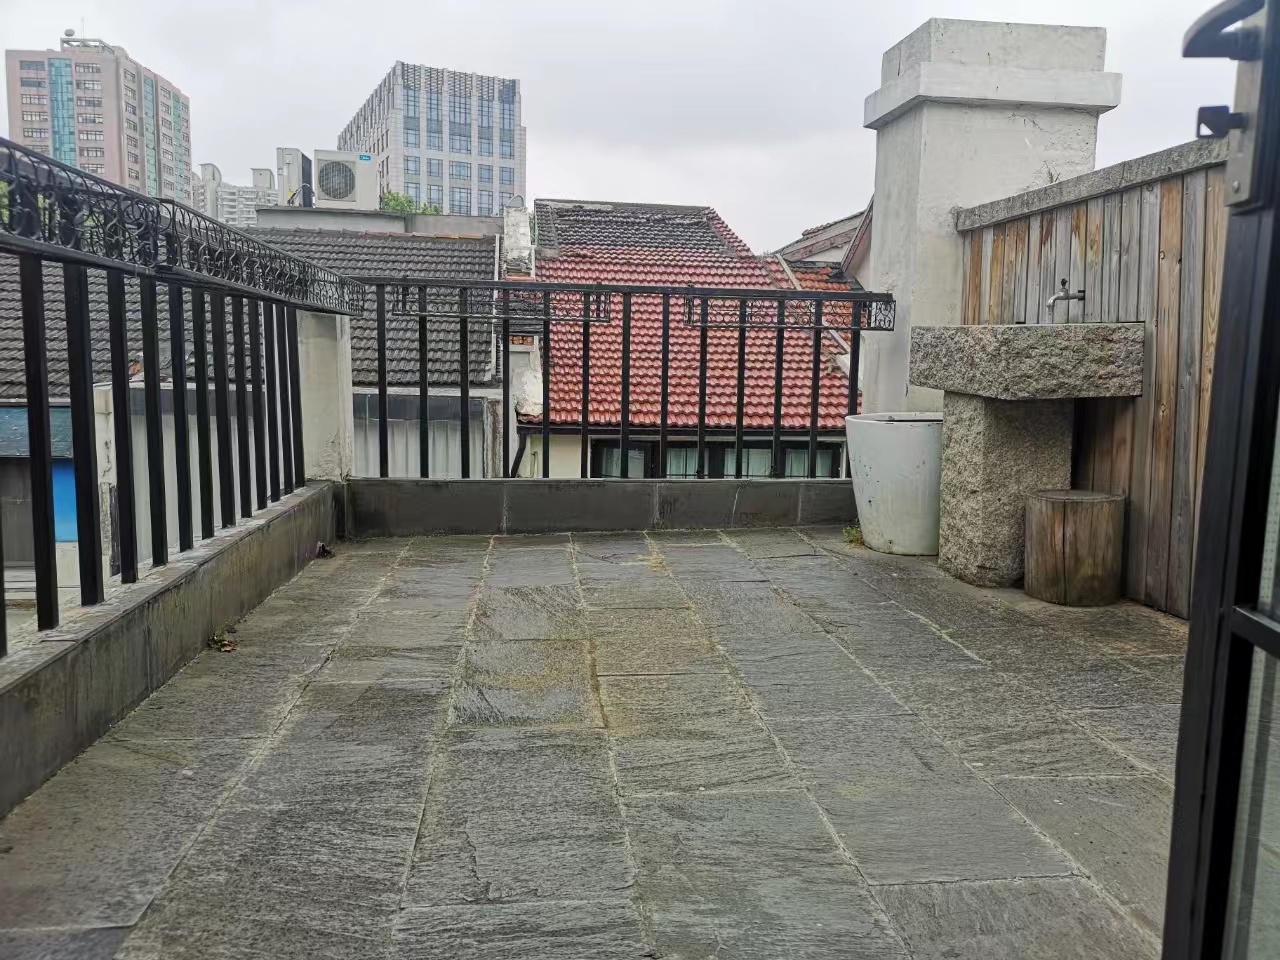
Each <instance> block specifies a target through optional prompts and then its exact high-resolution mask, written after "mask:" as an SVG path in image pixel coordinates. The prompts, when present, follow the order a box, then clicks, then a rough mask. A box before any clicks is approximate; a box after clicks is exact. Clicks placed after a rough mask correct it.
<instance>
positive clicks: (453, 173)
mask: <svg viewBox="0 0 1280 960" xmlns="http://www.w3.org/2000/svg"><path fill="white" fill-rule="evenodd" d="M422 159H423V158H422V157H405V158H404V173H405V176H407V177H417V176H420V175H421V174H422ZM426 161H427V176H428V177H443V176H444V161H443V160H441V159H440V158H438V157H427V158H426ZM449 179H450V180H468V181H469V180H470V179H471V164H470V163H468V162H466V161H463V160H452V161H450V162H449ZM476 179H477V180H478V181H479V182H480V183H493V164H491V163H478V164H476ZM498 183H500V184H502V185H503V186H508V187H514V186H515V184H516V168H515V167H499V168H498Z"/></svg>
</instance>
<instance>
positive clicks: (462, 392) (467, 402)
mask: <svg viewBox="0 0 1280 960" xmlns="http://www.w3.org/2000/svg"><path fill="white" fill-rule="evenodd" d="M458 426H459V428H460V430H461V432H462V438H461V440H460V441H459V442H460V443H461V444H462V449H461V450H460V451H459V454H460V456H459V466H460V467H461V468H462V479H463V480H470V479H471V321H470V320H468V319H467V288H466V287H459V288H458Z"/></svg>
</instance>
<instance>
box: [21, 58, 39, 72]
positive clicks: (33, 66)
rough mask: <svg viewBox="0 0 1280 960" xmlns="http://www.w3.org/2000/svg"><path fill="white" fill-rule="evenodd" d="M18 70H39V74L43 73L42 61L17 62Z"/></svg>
mask: <svg viewBox="0 0 1280 960" xmlns="http://www.w3.org/2000/svg"><path fill="white" fill-rule="evenodd" d="M18 69H19V70H39V71H40V72H41V73H44V61H43V60H19V61H18Z"/></svg>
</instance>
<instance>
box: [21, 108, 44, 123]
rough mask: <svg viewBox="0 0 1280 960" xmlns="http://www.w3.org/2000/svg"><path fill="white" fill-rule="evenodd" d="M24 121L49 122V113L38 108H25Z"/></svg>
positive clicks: (23, 112)
mask: <svg viewBox="0 0 1280 960" xmlns="http://www.w3.org/2000/svg"><path fill="white" fill-rule="evenodd" d="M22 121H23V123H48V122H49V115H48V114H47V113H41V112H40V111H38V110H23V111H22Z"/></svg>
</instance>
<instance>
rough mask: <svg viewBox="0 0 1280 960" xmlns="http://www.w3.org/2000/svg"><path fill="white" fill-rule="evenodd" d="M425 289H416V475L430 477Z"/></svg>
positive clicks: (428, 355)
mask: <svg viewBox="0 0 1280 960" xmlns="http://www.w3.org/2000/svg"><path fill="white" fill-rule="evenodd" d="M429 332H430V331H429V330H428V328H427V288H426V287H419V288H418V475H419V476H422V477H429V476H431V375H430V372H429V371H428V369H427V364H428V361H429V360H430V349H431V348H430V345H429V344H428V336H427V334H428V333H429Z"/></svg>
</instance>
